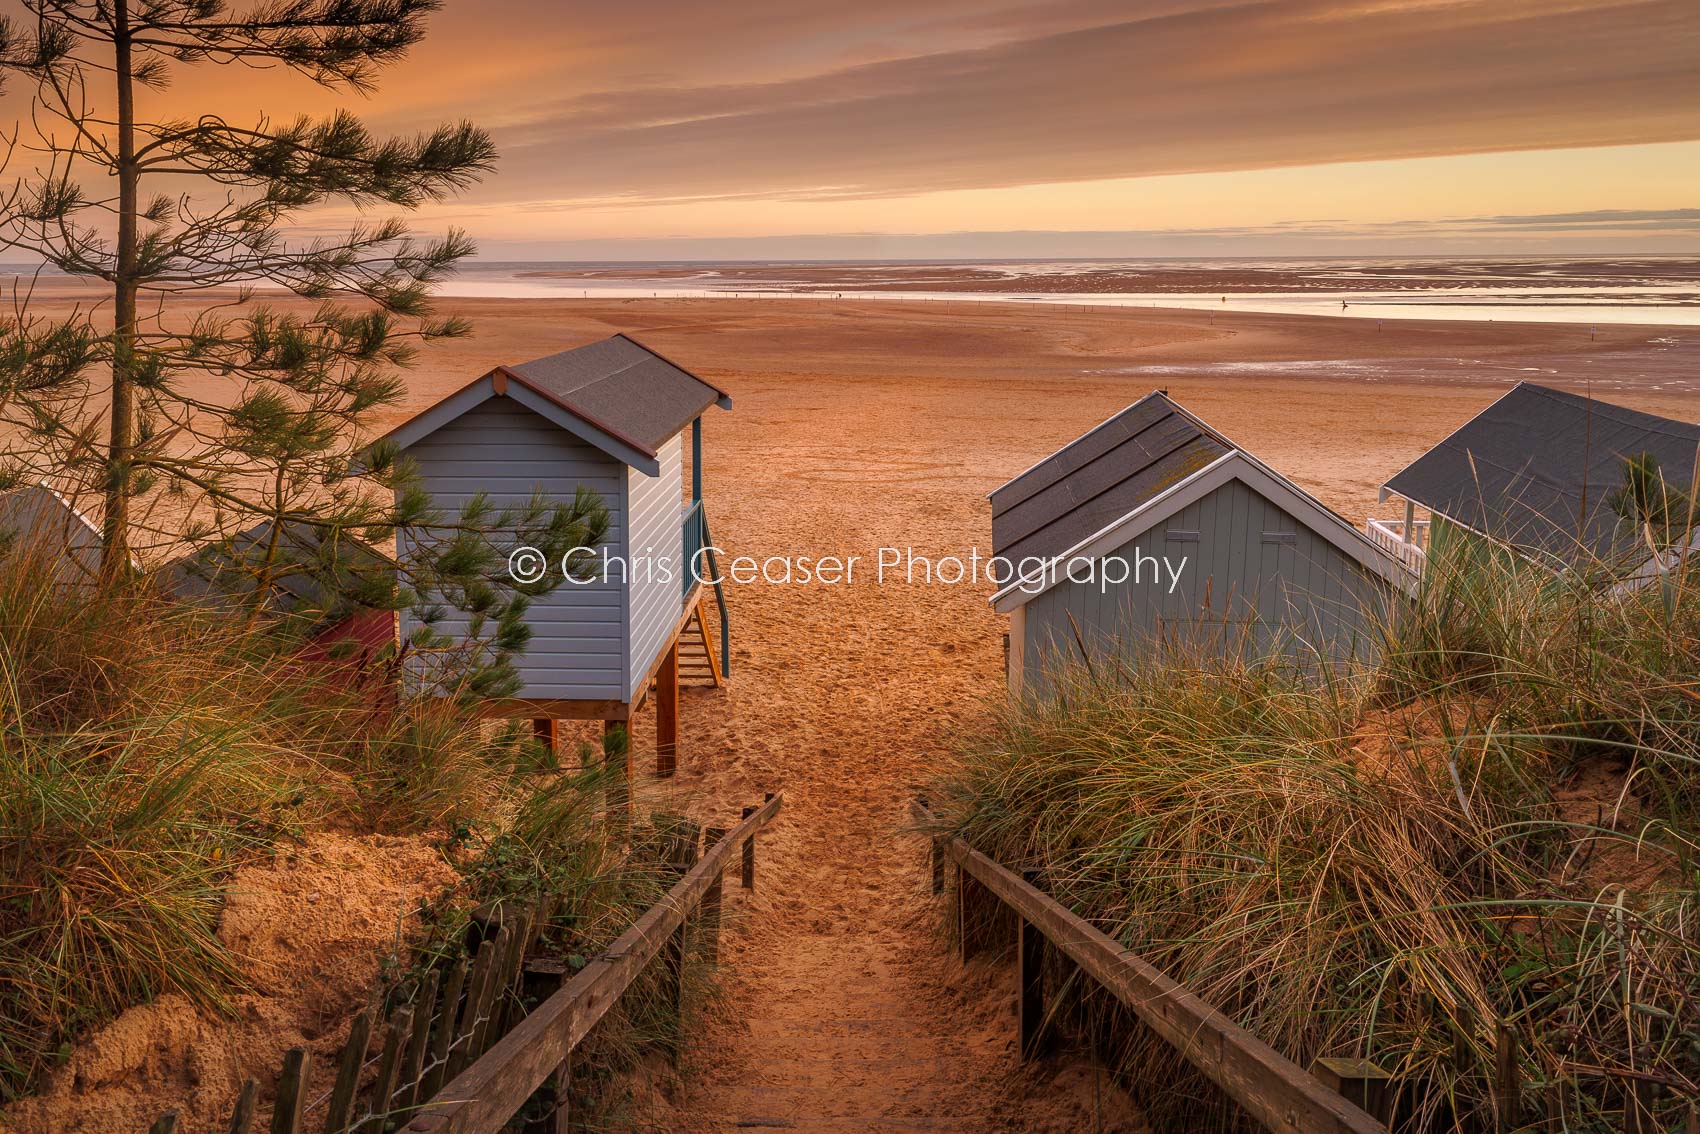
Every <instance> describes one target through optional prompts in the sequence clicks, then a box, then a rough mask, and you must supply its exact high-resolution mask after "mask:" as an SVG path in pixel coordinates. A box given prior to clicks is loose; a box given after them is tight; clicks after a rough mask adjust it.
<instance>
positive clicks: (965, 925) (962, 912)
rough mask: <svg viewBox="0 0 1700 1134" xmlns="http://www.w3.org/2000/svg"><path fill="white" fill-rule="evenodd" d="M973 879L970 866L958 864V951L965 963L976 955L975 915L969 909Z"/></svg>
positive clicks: (959, 956)
mask: <svg viewBox="0 0 1700 1134" xmlns="http://www.w3.org/2000/svg"><path fill="white" fill-rule="evenodd" d="M972 884H973V879H972V878H970V877H969V876H968V868H967V867H965V866H963V865H962V864H961V863H957V866H956V952H957V957H958V959H960V960H961V961H962V963H963V964H967V963H968V958H969V957H972V956H973V955H974V946H973V943H972V941H971V940H970V937H971V934H970V929H971V928H972V925H971V923H972V921H973V920H974V919H973V917H972V916H971V915H970V914H969V911H968V887H969V886H970V885H972Z"/></svg>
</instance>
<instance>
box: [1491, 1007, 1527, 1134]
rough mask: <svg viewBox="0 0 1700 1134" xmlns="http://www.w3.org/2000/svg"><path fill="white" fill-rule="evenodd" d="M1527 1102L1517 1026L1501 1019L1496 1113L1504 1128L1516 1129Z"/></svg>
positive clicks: (1496, 1046) (1495, 1066) (1495, 1080)
mask: <svg viewBox="0 0 1700 1134" xmlns="http://www.w3.org/2000/svg"><path fill="white" fill-rule="evenodd" d="M1522 1104H1523V1080H1522V1071H1521V1069H1520V1068H1519V1067H1518V1065H1517V1029H1516V1028H1514V1027H1512V1026H1511V1025H1510V1024H1508V1023H1506V1022H1505V1021H1504V1020H1501V1021H1500V1022H1499V1024H1498V1025H1497V1027H1496V1028H1495V1030H1494V1041H1493V1113H1494V1121H1495V1122H1496V1123H1497V1124H1498V1126H1499V1129H1501V1130H1515V1129H1516V1128H1517V1124H1518V1118H1519V1114H1520V1112H1521V1110H1522Z"/></svg>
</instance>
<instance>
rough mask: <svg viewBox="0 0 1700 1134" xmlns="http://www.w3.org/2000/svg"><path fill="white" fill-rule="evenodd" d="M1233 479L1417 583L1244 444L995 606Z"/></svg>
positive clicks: (1374, 568)
mask: <svg viewBox="0 0 1700 1134" xmlns="http://www.w3.org/2000/svg"><path fill="white" fill-rule="evenodd" d="M1233 480H1238V481H1240V482H1242V483H1244V484H1245V485H1246V486H1247V487H1249V488H1251V489H1252V490H1253V491H1254V492H1257V493H1259V494H1261V495H1262V496H1263V497H1264V498H1265V499H1267V500H1269V501H1270V502H1271V503H1272V504H1275V505H1276V506H1278V507H1280V508H1282V509H1284V510H1285V511H1287V512H1288V513H1290V514H1291V515H1292V516H1293V517H1294V518H1295V519H1297V520H1298V521H1299V522H1300V523H1302V524H1304V525H1305V527H1307V528H1309V529H1310V530H1311V531H1313V532H1315V533H1316V534H1317V535H1319V536H1321V537H1322V538H1323V539H1326V540H1327V541H1328V542H1329V543H1331V544H1333V545H1334V546H1335V547H1336V548H1337V549H1339V551H1340V552H1341V553H1342V554H1344V555H1345V556H1347V557H1348V558H1350V559H1352V560H1354V561H1356V562H1357V563H1359V564H1360V565H1362V566H1363V567H1364V569H1365V570H1368V571H1370V572H1373V573H1374V574H1376V575H1379V576H1381V577H1382V578H1383V579H1386V580H1387V581H1388V582H1390V583H1392V584H1394V585H1395V586H1397V587H1399V588H1401V589H1402V590H1408V589H1409V588H1410V587H1411V586H1413V585H1414V584H1415V582H1416V576H1415V575H1414V574H1412V573H1411V571H1410V570H1409V569H1407V568H1406V567H1405V565H1404V564H1402V563H1400V562H1399V561H1398V560H1396V559H1394V558H1393V557H1392V556H1390V555H1388V554H1387V553H1386V552H1384V551H1382V550H1381V549H1380V548H1379V547H1377V546H1375V544H1373V543H1371V542H1370V540H1369V537H1368V536H1366V535H1364V534H1363V533H1362V532H1360V531H1358V529H1357V528H1355V527H1353V526H1352V525H1351V524H1348V523H1347V522H1346V521H1345V520H1344V519H1343V518H1341V517H1340V516H1339V515H1338V514H1337V513H1335V512H1334V511H1332V510H1331V509H1329V508H1328V507H1326V506H1325V505H1324V504H1323V503H1322V502H1321V501H1319V500H1317V499H1316V498H1315V497H1314V496H1311V495H1310V494H1309V493H1307V492H1305V491H1304V490H1303V489H1302V488H1300V487H1299V486H1298V485H1296V484H1294V483H1293V482H1292V481H1290V480H1288V479H1286V478H1285V477H1283V476H1281V475H1280V474H1279V473H1277V472H1275V471H1274V470H1272V469H1270V468H1269V467H1268V466H1267V465H1265V464H1263V462H1261V461H1259V460H1257V459H1256V458H1255V457H1253V456H1251V455H1250V454H1249V453H1246V452H1244V451H1243V450H1239V449H1234V450H1231V451H1229V452H1227V453H1224V454H1222V456H1220V457H1218V458H1216V459H1215V460H1214V461H1212V462H1210V463H1209V464H1208V465H1205V466H1204V467H1203V468H1202V469H1199V470H1198V471H1197V472H1195V473H1193V474H1192V475H1191V476H1189V477H1187V478H1186V479H1185V480H1182V481H1180V482H1179V483H1177V484H1174V485H1171V486H1170V487H1169V488H1167V489H1165V490H1163V491H1162V492H1160V493H1158V494H1157V495H1156V496H1153V497H1152V498H1151V499H1149V500H1147V501H1146V502H1145V503H1143V504H1141V505H1140V506H1139V507H1137V508H1135V509H1134V510H1133V511H1131V512H1129V513H1128V514H1127V515H1125V516H1123V517H1122V518H1121V519H1119V520H1116V521H1114V522H1112V523H1110V524H1107V525H1105V526H1104V527H1103V528H1101V529H1099V530H1098V531H1096V532H1094V533H1093V534H1092V535H1090V536H1087V537H1086V538H1085V539H1083V540H1081V541H1080V542H1079V543H1077V544H1075V545H1074V546H1073V547H1071V548H1069V549H1068V550H1067V551H1065V552H1063V553H1062V554H1061V555H1058V556H1055V557H1053V558H1052V559H1051V560H1050V561H1049V562H1048V563H1047V564H1046V568H1045V577H1044V581H1043V584H1042V585H1041V586H1040V587H1039V588H1038V589H1037V590H1023V589H1022V587H1023V583H1022V580H1020V579H1016V580H1014V581H1012V582H1010V583H1009V584H1008V585H1007V586H1005V587H1004V588H1003V589H1001V590H999V591H998V592H997V593H996V594H994V595H993V596H992V597H991V600H990V601H991V605H992V607H993V609H995V610H997V611H999V612H1000V613H1006V614H1007V613H1008V612H1010V611H1012V610H1014V609H1015V608H1016V607H1019V606H1025V605H1026V604H1027V603H1029V602H1031V601H1033V600H1034V599H1036V598H1038V597H1039V596H1040V595H1042V594H1044V593H1045V592H1046V591H1049V590H1050V589H1051V588H1053V587H1055V586H1056V585H1057V584H1058V583H1060V582H1063V581H1064V580H1065V576H1064V575H1063V574H1062V573H1060V572H1059V571H1058V570H1057V567H1058V565H1059V564H1062V563H1066V562H1068V561H1069V560H1071V559H1097V558H1100V557H1102V556H1104V555H1108V554H1109V553H1110V552H1112V551H1114V550H1115V549H1116V548H1118V547H1120V546H1122V545H1123V544H1125V543H1127V542H1128V541H1129V540H1131V539H1135V538H1137V537H1138V536H1141V535H1143V534H1144V533H1145V532H1147V531H1150V530H1151V529H1152V528H1154V527H1156V526H1157V525H1158V524H1160V523H1162V522H1163V521H1164V520H1167V519H1169V518H1170V517H1172V516H1174V515H1175V514H1176V513H1177V512H1179V511H1181V509H1183V508H1185V507H1186V506H1187V505H1188V504H1194V503H1197V502H1198V501H1199V500H1202V499H1203V498H1204V497H1206V496H1208V495H1209V494H1210V493H1212V492H1214V491H1216V490H1217V489H1218V488H1221V487H1222V486H1223V485H1225V484H1227V483H1228V482H1229V481H1233Z"/></svg>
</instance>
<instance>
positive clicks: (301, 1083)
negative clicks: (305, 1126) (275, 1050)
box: [272, 1047, 313, 1134]
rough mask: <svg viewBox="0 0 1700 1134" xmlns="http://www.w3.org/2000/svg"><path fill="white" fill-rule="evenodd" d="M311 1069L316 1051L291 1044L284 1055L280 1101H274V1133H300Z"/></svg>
mask: <svg viewBox="0 0 1700 1134" xmlns="http://www.w3.org/2000/svg"><path fill="white" fill-rule="evenodd" d="M312 1070H313V1055H312V1053H311V1052H309V1051H308V1050H307V1049H306V1048H304V1047H292V1048H290V1049H289V1051H288V1052H287V1053H286V1054H285V1055H284V1057H283V1073H282V1074H281V1075H279V1076H278V1079H277V1101H276V1102H275V1103H273V1104H272V1134H300V1131H301V1113H302V1111H303V1110H305V1109H306V1106H307V1078H308V1076H309V1075H310V1074H311V1073H312Z"/></svg>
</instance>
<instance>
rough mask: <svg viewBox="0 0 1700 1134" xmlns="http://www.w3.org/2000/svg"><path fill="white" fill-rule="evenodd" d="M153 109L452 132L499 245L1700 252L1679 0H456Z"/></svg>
mask: <svg viewBox="0 0 1700 1134" xmlns="http://www.w3.org/2000/svg"><path fill="white" fill-rule="evenodd" d="M146 98H147V99H150V100H153V103H154V104H155V105H151V106H150V105H148V104H146V103H144V106H143V110H144V111H148V110H154V111H156V112H160V113H170V114H183V113H189V112H199V111H201V110H204V109H208V108H217V109H220V110H222V111H224V112H226V113H227V114H231V115H233V116H236V117H240V116H241V115H242V114H244V113H257V112H259V111H261V110H265V111H268V112H270V113H272V114H274V115H280V116H281V115H283V114H285V113H289V114H293V113H295V112H298V111H299V112H307V113H318V112H323V111H326V110H329V109H331V108H333V107H336V106H347V107H349V108H350V109H352V110H354V111H355V112H356V113H358V114H360V115H361V116H362V117H363V118H365V119H366V120H367V121H368V122H369V124H371V125H372V126H373V127H374V128H377V129H380V130H390V131H411V130H417V129H421V128H424V127H427V126H429V125H432V124H434V123H437V122H440V121H444V120H453V119H458V118H463V117H464V118H469V119H471V120H472V121H474V122H477V123H479V124H480V125H483V126H485V127H487V128H489V129H490V131H491V132H492V134H493V136H494V138H495V141H496V144H497V147H498V149H499V151H500V153H501V159H500V163H499V167H498V170H497V172H496V173H495V174H494V175H493V176H491V177H490V178H488V179H487V180H486V182H485V183H484V184H483V185H481V186H479V187H478V188H477V189H476V190H474V191H472V192H470V193H468V194H466V195H465V196H463V197H461V198H459V199H457V200H456V201H453V202H450V203H447V204H444V205H438V206H432V207H431V208H429V209H427V210H425V211H424V213H423V214H422V215H421V217H420V223H421V224H422V225H423V226H425V227H432V226H439V227H440V226H442V225H446V224H455V225H459V226H462V227H464V228H466V229H467V230H469V231H470V232H471V233H472V234H473V235H474V236H475V237H476V238H478V240H479V241H480V245H481V252H482V255H484V256H485V257H487V258H493V259H551V258H563V259H596V260H616V259H673V258H694V259H724V258H758V259H787V258H904V257H952V258H958V257H966V258H972V257H986V258H997V257H1005V256H1037V257H1045V256H1064V257H1083V256H1094V255H1102V256H1139V255H1179V256H1190V255H1258V254H1273V255H1279V254H1293V255H1303V254H1356V253H1369V252H1432V253H1435V254H1460V253H1482V254H1501V253H1512V252H1529V253H1548V252H1599V253H1616V252H1626V253H1628V252H1633V253H1647V252H1689V253H1696V252H1700V3H1696V2H1695V0H1053V2H1047V3H1035V2H1031V0H857V2H856V3H852V4H826V3H819V2H814V0H711V2H704V0H625V2H622V3H614V2H610V0H447V4H446V5H445V8H444V10H443V11H442V12H440V13H438V14H437V15H436V16H435V17H434V18H433V20H432V24H431V29H430V32H429V34H428V36H427V38H426V40H425V42H423V43H422V44H420V45H419V46H418V47H416V48H415V49H414V51H413V54H412V55H411V56H410V57H409V58H408V59H406V60H404V61H403V62H401V63H400V64H398V65H396V66H394V67H393V68H391V69H390V70H389V71H388V72H387V73H386V74H385V75H384V77H383V79H382V86H381V88H380V90H379V91H378V92H377V93H376V94H375V95H373V96H371V97H360V96H354V95H348V94H339V93H335V92H329V91H323V90H318V89H316V88H314V87H313V86H312V85H311V84H309V83H307V82H306V81H305V80H304V79H301V78H299V77H297V76H292V75H289V74H287V73H284V72H259V73H256V72H251V71H242V70H239V69H233V68H220V67H208V66H200V67H183V68H179V69H178V71H177V76H176V79H175V81H174V84H173V86H172V87H171V88H170V89H169V90H167V91H165V92H162V93H159V94H151V93H150V94H148V95H147V96H146ZM315 219H316V220H317V221H318V222H321V223H325V224H334V223H338V222H341V221H345V220H347V219H349V218H348V216H347V215H345V214H341V213H336V212H332V213H327V214H322V215H320V216H319V217H317V218H315Z"/></svg>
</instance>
